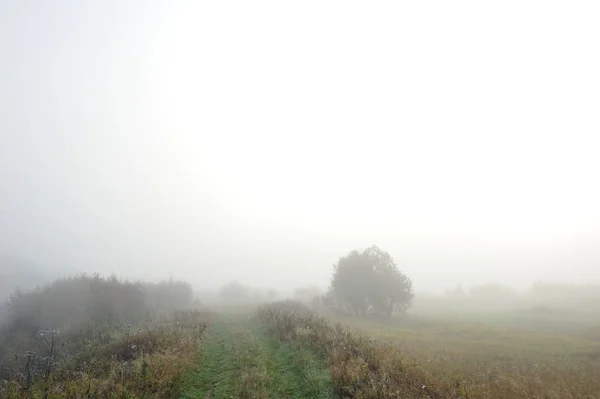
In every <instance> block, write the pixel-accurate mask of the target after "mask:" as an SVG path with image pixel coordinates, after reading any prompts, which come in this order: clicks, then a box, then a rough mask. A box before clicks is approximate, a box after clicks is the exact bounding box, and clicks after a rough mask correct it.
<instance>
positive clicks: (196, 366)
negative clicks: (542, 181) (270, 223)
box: [0, 276, 600, 399]
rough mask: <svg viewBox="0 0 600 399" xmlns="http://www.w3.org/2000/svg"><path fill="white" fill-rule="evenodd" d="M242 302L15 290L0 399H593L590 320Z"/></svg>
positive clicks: (109, 287)
mask: <svg viewBox="0 0 600 399" xmlns="http://www.w3.org/2000/svg"><path fill="white" fill-rule="evenodd" d="M186 292H187V293H186ZM250 305H251V304H250V303H248V302H245V303H243V304H242V303H240V304H239V306H235V304H234V303H232V302H229V303H227V304H223V305H222V306H219V304H216V303H215V304H212V305H211V308H212V309H213V310H210V309H207V308H205V307H203V306H202V305H200V304H199V302H198V301H197V300H194V298H193V295H192V294H191V288H190V287H188V286H187V285H186V284H185V283H181V282H173V281H170V282H163V283H160V284H147V283H140V282H128V281H121V280H118V279H116V278H108V279H103V278H99V277H97V276H92V277H87V276H79V277H76V278H71V279H65V280H59V281H56V282H54V283H52V284H49V285H47V286H45V287H43V288H41V289H38V290H34V291H30V292H20V293H17V294H15V295H13V297H12V298H11V300H10V301H9V303H8V307H7V312H8V316H7V318H6V319H5V322H4V324H3V325H2V326H1V328H0V397H1V398H10V399H13V398H74V399H75V398H190V399H191V398H298V399H300V398H357V399H367V398H382V399H383V398H464V399H466V398H500V399H504V398H506V399H508V398H556V399H559V398H560V399H563V398H566V399H569V398H600V378H598V377H599V376H600V328H599V324H598V320H599V319H598V318H597V317H596V316H597V313H595V312H593V311H585V312H584V311H576V310H572V311H564V310H561V309H557V308H550V307H540V306H533V307H505V308H490V309H488V311H485V309H484V308H482V307H478V308H476V307H469V306H467V305H465V304H463V306H457V304H456V303H452V302H451V301H447V300H444V301H441V302H437V303H433V302H429V303H424V302H423V301H421V302H419V301H417V303H416V306H415V310H414V313H410V314H403V315H394V316H393V317H391V318H388V317H376V316H373V315H372V316H367V317H355V316H348V315H344V316H342V315H339V314H337V315H336V314H333V313H332V312H330V311H328V310H327V309H326V308H322V307H318V306H316V305H315V304H314V303H313V304H312V305H311V304H309V303H301V302H299V301H293V300H280V301H271V302H263V303H262V304H258V303H255V304H254V305H253V306H250ZM433 305H435V306H433ZM47 326H53V327H56V328H47Z"/></svg>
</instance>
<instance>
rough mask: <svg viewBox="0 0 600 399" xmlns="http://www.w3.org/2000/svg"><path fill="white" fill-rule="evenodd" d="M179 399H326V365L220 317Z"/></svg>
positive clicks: (249, 325)
mask: <svg viewBox="0 0 600 399" xmlns="http://www.w3.org/2000/svg"><path fill="white" fill-rule="evenodd" d="M180 397H181V398H182V399H184V398H290V399H292V398H293V399H301V398H323V399H325V398H331V397H332V386H331V379H330V377H329V369H328V367H327V364H326V363H325V362H324V361H323V360H322V359H319V358H318V357H317V356H315V354H314V353H313V352H312V351H310V350H307V349H305V348H299V347H294V346H293V345H289V344H280V343H279V342H278V341H276V340H274V339H273V338H271V337H269V336H267V335H266V334H265V332H264V331H263V330H262V329H261V327H260V326H259V325H258V324H256V323H254V322H253V321H252V320H250V319H248V318H247V317H246V318H240V317H231V316H229V317H227V316H222V317H220V318H219V319H218V320H217V321H216V322H215V323H214V325H213V326H212V328H211V330H210V331H209V332H208V334H207V336H206V339H205V341H204V343H203V345H202V348H201V355H200V356H199V357H198V359H197V362H196V365H195V367H193V368H192V369H191V370H190V371H189V372H188V373H187V374H186V375H185V376H184V378H183V381H182V394H181V396H180Z"/></svg>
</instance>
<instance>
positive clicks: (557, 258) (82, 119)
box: [0, 0, 600, 293]
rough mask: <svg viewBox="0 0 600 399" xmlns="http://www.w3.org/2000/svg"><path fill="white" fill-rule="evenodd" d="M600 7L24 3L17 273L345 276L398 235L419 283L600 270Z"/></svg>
mask: <svg viewBox="0 0 600 399" xmlns="http://www.w3.org/2000/svg"><path fill="white" fill-rule="evenodd" d="M563 7H564V8H563ZM599 17H600V13H599V6H598V5H597V4H596V3H595V2H577V3H569V4H568V8H567V3H566V2H564V3H563V2H541V1H531V2H522V1H518V2H517V1H504V2H501V3H498V4H495V5H490V4H485V3H481V2H475V1H465V2H461V3H448V2H436V3H435V6H433V5H432V4H430V3H419V4H416V3H415V4H408V3H406V4H404V3H401V4H398V3H396V2H378V3H376V4H374V3H369V4H367V3H359V2H347V1H343V2H342V1H331V2H314V1H304V2H301V3H297V4H291V3H287V2H275V1H273V2H252V4H251V3H249V2H227V1H220V2H217V3H208V2H196V1H187V2H185V1H181V2H167V1H128V2H120V1H102V2H100V1H98V2H92V1H53V2H42V1H16V0H8V1H3V2H0V54H2V55H1V57H2V62H0V88H1V89H0V257H3V259H4V263H3V264H2V265H3V266H2V272H4V273H5V275H6V274H10V273H11V270H12V269H11V268H10V267H9V266H7V265H10V264H15V261H14V259H17V260H18V261H16V263H19V262H22V261H23V262H26V263H27V264H28V265H31V266H30V267H29V266H28V270H34V271H35V272H34V273H33V276H30V277H26V279H35V278H36V277H35V276H43V277H42V278H43V279H46V278H53V277H55V276H58V275H69V274H73V273H75V272H88V273H92V272H99V273H103V274H109V273H116V274H117V275H119V276H122V277H132V278H143V279H147V280H158V279H165V278H169V277H174V278H184V279H186V280H188V281H190V282H191V283H192V284H194V285H195V286H196V287H199V288H206V289H209V288H214V287H218V286H220V285H221V284H223V283H226V282H228V281H230V280H238V281H243V282H244V283H246V284H249V285H253V286H257V287H269V286H277V287H280V288H282V289H292V288H294V287H298V286H302V285H307V284H316V285H319V286H321V287H325V286H326V285H327V284H328V281H329V278H330V276H331V266H332V264H333V263H335V262H336V261H337V259H338V258H339V257H340V256H343V255H345V254H346V253H347V252H348V251H350V250H352V249H363V248H365V247H367V246H370V245H372V244H376V245H378V246H379V247H381V248H383V249H385V250H386V251H388V252H389V253H390V254H391V255H392V256H394V258H395V260H396V262H397V263H398V265H399V268H400V270H402V271H403V272H405V273H406V274H407V275H408V276H410V277H411V278H412V280H413V282H414V287H415V290H416V291H417V292H423V291H426V292H440V293H441V292H443V290H444V289H445V288H448V287H453V286H454V285H456V284H457V283H462V284H463V285H465V286H469V285H472V284H479V283H484V282H488V281H494V282H500V283H506V284H510V285H511V286H512V287H515V288H518V289H525V288H527V287H529V286H530V285H531V284H532V283H533V282H535V281H563V282H573V283H587V282H591V283H598V282H600V246H599V245H598V243H599V239H600V227H599V226H600V208H599V204H600V186H599V185H598V171H600V158H599V157H598V149H599V144H600V143H599V141H598V132H599V128H600V119H599V118H598V110H599V109H600V97H599V96H598V93H600V75H599V74H598V72H597V71H599V70H600V53H599V52H598V51H597V48H598V45H599V44H600V43H598V41H599V40H598V38H600V25H598V23H597V21H598V18H599ZM16 268H17V269H19V268H20V267H16ZM46 276H48V277H46Z"/></svg>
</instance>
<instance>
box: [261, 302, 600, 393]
mask: <svg viewBox="0 0 600 399" xmlns="http://www.w3.org/2000/svg"><path fill="white" fill-rule="evenodd" d="M288 308H289V307H288ZM259 316H260V319H261V321H262V323H263V324H264V325H265V326H267V328H268V329H269V331H270V332H271V333H272V334H274V335H275V336H277V337H279V339H281V340H283V341H289V342H297V343H300V344H302V345H306V346H307V347H310V348H312V349H314V350H317V351H319V352H320V353H322V354H323V355H324V356H325V357H327V359H328V360H329V362H330V365H331V376H332V380H333V383H334V385H335V389H336V394H337V395H339V396H340V397H345V398H394V397H396V398H506V399H508V398H511V399H512V398H556V399H559V398H561V399H562V398H573V399H574V398H600V378H598V376H600V356H598V353H600V348H599V347H598V345H597V343H594V342H592V341H584V340H581V339H577V338H574V337H563V336H555V335H549V334H535V333H531V332H529V333H528V332H525V331H518V330H507V329H504V330H503V329H497V330H494V329H492V328H489V327H485V326H477V325H460V326H458V325H455V326H447V328H440V326H439V325H436V326H433V325H424V326H421V327H419V328H412V329H411V328H401V327H396V328H395V327H393V326H384V325H382V324H380V323H376V322H364V323H361V327H363V330H367V331H368V332H359V331H357V330H355V329H351V328H349V327H345V326H344V325H342V324H340V323H337V324H334V323H331V322H330V321H329V320H327V319H325V318H323V317H320V316H318V315H316V314H311V313H309V312H302V311H294V310H289V309H284V308H282V307H278V306H277V305H269V306H266V307H263V308H262V309H261V310H260V311H259Z"/></svg>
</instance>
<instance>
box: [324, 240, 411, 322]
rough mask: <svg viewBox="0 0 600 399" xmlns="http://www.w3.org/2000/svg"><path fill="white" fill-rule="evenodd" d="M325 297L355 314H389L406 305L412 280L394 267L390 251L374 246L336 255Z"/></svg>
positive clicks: (409, 297) (407, 306)
mask: <svg viewBox="0 0 600 399" xmlns="http://www.w3.org/2000/svg"><path fill="white" fill-rule="evenodd" d="M327 298H328V300H329V301H334V302H336V303H337V304H338V305H339V306H341V307H342V308H344V309H346V310H349V311H352V312H354V313H355V314H356V315H362V316H364V315H366V313H367V312H372V313H375V314H379V315H384V316H391V315H392V313H393V311H394V310H400V311H406V310H407V309H408V308H409V307H410V304H411V301H412V298H413V293H412V282H411V281H410V279H409V278H408V277H407V276H406V275H405V274H403V273H402V272H400V270H398V267H397V266H396V264H395V263H394V260H393V259H392V257H391V256H390V254H388V253H387V252H385V251H382V250H381V249H379V248H378V247H376V246H375V245H374V246H372V247H370V248H367V249H366V250H364V251H363V252H362V253H360V252H358V251H352V252H350V253H349V254H348V255H346V256H345V257H342V258H340V260H339V261H338V263H337V264H336V265H334V266H333V277H332V279H331V286H330V287H329V292H328V294H327Z"/></svg>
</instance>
